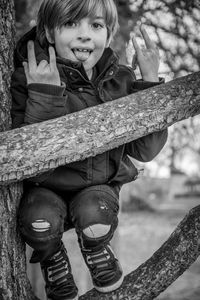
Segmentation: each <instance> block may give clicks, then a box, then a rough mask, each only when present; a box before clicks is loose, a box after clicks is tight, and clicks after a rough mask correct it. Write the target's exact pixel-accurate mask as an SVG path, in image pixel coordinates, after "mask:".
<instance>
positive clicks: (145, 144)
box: [125, 68, 168, 162]
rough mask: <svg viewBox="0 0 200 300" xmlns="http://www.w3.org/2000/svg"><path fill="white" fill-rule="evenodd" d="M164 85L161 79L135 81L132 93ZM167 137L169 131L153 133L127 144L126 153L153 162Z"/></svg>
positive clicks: (143, 160)
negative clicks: (156, 80) (157, 80)
mask: <svg viewBox="0 0 200 300" xmlns="http://www.w3.org/2000/svg"><path fill="white" fill-rule="evenodd" d="M130 69H131V68H130ZM130 71H131V73H132V77H133V78H134V77H135V75H134V72H133V70H132V69H131V70H130ZM162 83H164V78H159V82H150V81H143V80H142V79H139V80H133V81H132V86H131V90H130V93H136V92H139V91H141V90H145V89H147V88H150V87H153V86H156V85H159V84H162ZM167 136H168V130H167V129H164V130H161V131H158V132H153V133H151V134H149V135H147V136H144V137H141V138H139V139H137V140H134V141H133V142H130V143H127V144H126V146H125V152H126V154H128V155H130V156H131V157H133V158H135V159H137V160H139V161H142V162H148V161H151V160H152V159H153V158H154V157H155V156H156V155H157V154H158V153H159V152H160V151H161V149H162V148H163V146H164V145H165V143H166V141H167Z"/></svg>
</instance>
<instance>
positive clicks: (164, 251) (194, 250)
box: [79, 206, 200, 300]
mask: <svg viewBox="0 0 200 300" xmlns="http://www.w3.org/2000/svg"><path fill="white" fill-rule="evenodd" d="M199 235H200V206H197V207H195V208H193V209H192V210H191V211H190V212H189V213H188V215H186V217H185V218H184V219H183V220H182V221H181V223H180V224H179V225H178V226H177V228H176V229H175V231H174V232H173V233H172V234H171V236H170V237H169V239H168V240H167V241H166V242H165V243H164V244H163V245H162V246H161V247H160V248H159V249H158V250H157V251H156V252H155V253H154V254H153V255H152V257H150V258H149V259H148V260H147V261H146V262H145V263H143V264H142V265H140V266H139V267H138V268H137V269H136V270H135V271H133V272H131V273H130V274H128V275H127V276H126V277H125V279H124V282H123V284H122V286H121V287H120V288H119V289H118V290H117V291H115V292H113V293H108V294H105V295H104V294H99V293H97V292H96V291H95V290H91V291H89V292H88V293H86V294H85V295H83V296H81V297H80V298H79V299H80V300H89V299H90V300H95V299H99V300H122V299H123V300H152V299H154V298H156V297H157V296H158V295H159V294H160V293H161V292H163V291H164V290H165V289H166V288H167V287H168V286H169V285H170V284H172V282H174V281H175V280H176V279H177V278H178V277H179V276H180V275H182V274H183V272H184V271H185V270H187V269H188V268H189V267H190V265H191V264H192V263H193V262H194V261H195V260H196V259H197V258H198V256H199V254H200V240H199Z"/></svg>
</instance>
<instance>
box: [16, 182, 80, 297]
mask: <svg viewBox="0 0 200 300" xmlns="http://www.w3.org/2000/svg"><path fill="white" fill-rule="evenodd" d="M66 214H67V207H66V205H65V203H64V201H63V200H62V198H61V197H59V196H58V195H57V194H56V193H54V192H52V191H50V190H48V189H46V188H41V187H35V188H32V189H30V190H29V191H28V192H27V193H26V194H25V195H24V198H23V200H22V203H21V205H20V208H19V227H20V231H21V233H22V235H23V237H24V240H25V241H26V242H27V243H28V244H29V245H30V246H31V247H32V248H33V249H34V252H33V255H32V258H31V262H33V263H34V262H40V264H41V268H42V273H43V275H44V279H45V282H46V286H45V289H46V293H47V297H48V299H51V300H57V299H59V300H67V299H68V300H76V299H78V289H77V287H76V285H75V282H74V279H73V276H72V273H71V266H70V262H69V259H68V256H67V251H66V249H65V248H64V245H63V243H62V241H61V238H62V234H63V231H64V221H65V218H66Z"/></svg>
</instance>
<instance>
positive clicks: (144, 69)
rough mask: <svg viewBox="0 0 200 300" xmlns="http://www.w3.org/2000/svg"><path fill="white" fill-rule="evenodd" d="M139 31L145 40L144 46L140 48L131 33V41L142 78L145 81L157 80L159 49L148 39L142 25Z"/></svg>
mask: <svg viewBox="0 0 200 300" xmlns="http://www.w3.org/2000/svg"><path fill="white" fill-rule="evenodd" d="M140 31H141V33H142V36H143V39H144V41H145V45H146V48H145V49H143V48H140V46H139V45H138V43H137V40H136V38H135V36H134V35H132V42H133V47H134V49H135V52H136V59H137V63H138V66H139V69H140V72H141V75H142V78H143V80H146V81H154V82H156V81H159V78H158V68H159V62H160V59H159V50H158V48H157V46H156V44H155V43H154V42H153V41H152V40H151V39H150V37H149V35H148V34H147V32H146V30H145V28H144V26H143V25H142V26H141V27H140ZM134 64H135V57H134V59H133V65H134Z"/></svg>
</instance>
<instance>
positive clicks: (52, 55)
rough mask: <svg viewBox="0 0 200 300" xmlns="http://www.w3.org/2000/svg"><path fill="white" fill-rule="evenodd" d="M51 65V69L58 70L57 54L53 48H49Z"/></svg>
mask: <svg viewBox="0 0 200 300" xmlns="http://www.w3.org/2000/svg"><path fill="white" fill-rule="evenodd" d="M49 64H50V68H51V69H56V53H55V50H54V48H53V47H52V46H50V47H49Z"/></svg>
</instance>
